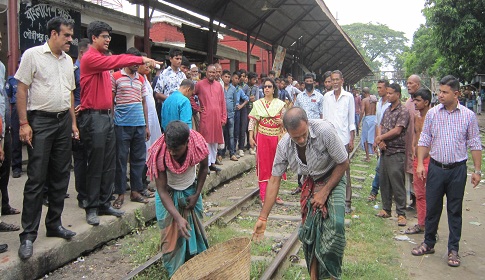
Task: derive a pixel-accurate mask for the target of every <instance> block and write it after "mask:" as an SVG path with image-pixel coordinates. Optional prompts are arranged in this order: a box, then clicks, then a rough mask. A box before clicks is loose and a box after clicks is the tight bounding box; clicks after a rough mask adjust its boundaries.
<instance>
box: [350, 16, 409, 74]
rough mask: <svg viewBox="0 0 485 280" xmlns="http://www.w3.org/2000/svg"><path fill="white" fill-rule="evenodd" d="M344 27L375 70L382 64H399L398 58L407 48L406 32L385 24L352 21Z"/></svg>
mask: <svg viewBox="0 0 485 280" xmlns="http://www.w3.org/2000/svg"><path fill="white" fill-rule="evenodd" d="M342 28H343V29H344V31H345V32H346V33H347V34H348V35H349V37H350V38H351V39H352V41H353V42H354V44H355V45H356V46H357V48H358V49H359V51H360V52H361V54H362V56H364V57H365V58H366V60H367V62H368V63H369V65H370V66H371V68H372V69H373V70H375V71H378V70H379V69H380V68H381V66H387V65H389V66H399V65H396V58H397V57H399V56H401V54H402V53H404V52H405V51H406V50H407V47H406V43H407V41H408V40H407V38H406V37H405V36H404V32H401V31H396V30H393V29H390V28H389V27H388V26H387V25H385V24H380V23H376V24H374V23H372V22H369V23H352V24H349V25H343V26H342ZM398 62H399V61H398ZM401 62H403V61H401Z"/></svg>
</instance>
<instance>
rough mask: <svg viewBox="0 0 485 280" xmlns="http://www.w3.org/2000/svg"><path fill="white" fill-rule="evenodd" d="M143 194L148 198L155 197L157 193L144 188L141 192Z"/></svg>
mask: <svg viewBox="0 0 485 280" xmlns="http://www.w3.org/2000/svg"><path fill="white" fill-rule="evenodd" d="M140 194H141V195H143V196H144V197H146V198H152V197H155V194H154V193H152V192H150V191H148V190H143V191H141V192H140Z"/></svg>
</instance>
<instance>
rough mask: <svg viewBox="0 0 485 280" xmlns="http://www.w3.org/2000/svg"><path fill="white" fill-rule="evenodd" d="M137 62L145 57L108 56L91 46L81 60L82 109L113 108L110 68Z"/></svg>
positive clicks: (141, 62)
mask: <svg viewBox="0 0 485 280" xmlns="http://www.w3.org/2000/svg"><path fill="white" fill-rule="evenodd" d="M22 59H23V58H22ZM135 64H138V65H140V64H143V58H142V57H141V56H134V55H129V54H121V55H111V56H107V55H104V54H103V53H101V52H100V51H98V50H97V49H95V48H94V47H92V46H90V47H89V49H88V51H87V52H86V53H84V55H83V59H82V60H81V110H85V109H96V110H106V109H112V108H113V93H112V91H111V90H112V84H111V75H110V72H109V70H111V69H116V68H121V67H125V66H127V65H135ZM71 72H72V71H71Z"/></svg>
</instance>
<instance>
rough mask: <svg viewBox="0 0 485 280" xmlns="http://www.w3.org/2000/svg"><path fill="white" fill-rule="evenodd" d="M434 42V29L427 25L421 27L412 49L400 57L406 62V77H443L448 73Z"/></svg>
mask: <svg viewBox="0 0 485 280" xmlns="http://www.w3.org/2000/svg"><path fill="white" fill-rule="evenodd" d="M434 40H435V39H434V37H433V33H432V29H430V28H428V27H427V26H425V25H421V26H420V27H419V29H418V30H417V31H416V32H415V33H414V37H413V45H412V46H411V49H410V50H409V51H407V52H405V53H403V55H402V56H401V57H400V59H401V60H403V61H404V63H403V65H404V69H405V70H406V76H410V75H412V74H416V73H418V74H426V75H427V76H443V74H444V73H446V71H448V69H446V67H445V66H446V65H444V63H443V62H444V58H443V56H442V55H441V53H440V51H439V50H438V48H437V47H436V43H435V41H434Z"/></svg>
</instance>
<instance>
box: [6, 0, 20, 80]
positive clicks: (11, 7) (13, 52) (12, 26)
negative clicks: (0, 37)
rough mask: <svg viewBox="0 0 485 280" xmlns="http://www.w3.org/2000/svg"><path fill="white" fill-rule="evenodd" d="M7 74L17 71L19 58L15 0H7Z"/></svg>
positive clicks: (11, 74)
mask: <svg viewBox="0 0 485 280" xmlns="http://www.w3.org/2000/svg"><path fill="white" fill-rule="evenodd" d="M7 16H8V75H9V76H13V75H14V74H15V71H17V63H18V60H19V32H18V30H19V21H18V19H17V1H16V0H8V14H7Z"/></svg>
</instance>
